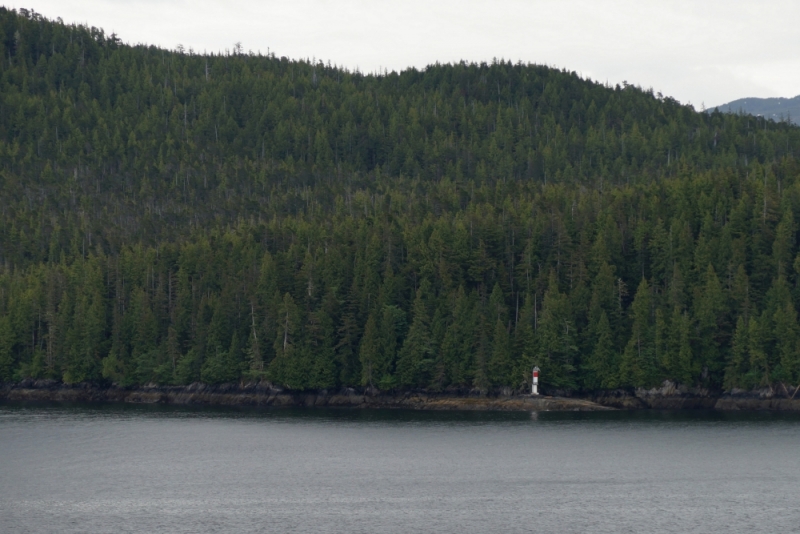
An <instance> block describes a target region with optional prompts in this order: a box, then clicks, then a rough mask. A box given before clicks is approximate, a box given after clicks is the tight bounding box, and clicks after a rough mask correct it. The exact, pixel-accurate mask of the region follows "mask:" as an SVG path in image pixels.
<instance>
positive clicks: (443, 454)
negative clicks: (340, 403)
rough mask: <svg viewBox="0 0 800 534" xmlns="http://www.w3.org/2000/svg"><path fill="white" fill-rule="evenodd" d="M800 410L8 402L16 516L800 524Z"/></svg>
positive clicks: (743, 526) (248, 526) (222, 528)
mask: <svg viewBox="0 0 800 534" xmlns="http://www.w3.org/2000/svg"><path fill="white" fill-rule="evenodd" d="M798 531H800V417H798V416H796V415H795V416H790V415H779V414H770V413H751V414H720V413H713V412H672V413H664V412H614V413H552V412H551V413H540V414H530V413H487V412H483V413H470V412H413V411H392V410H357V409H338V410H337V409H318V408H314V409H260V410H258V409H241V410H236V409H224V410H223V409H210V408H204V409H192V408H175V407H164V406H126V405H72V406H65V405H48V404H0V532H3V533H17V532H31V533H34V532H35V533H40V532H59V533H64V532H114V533H116V532H148V533H150V532H192V533H194V532H364V533H375V532H454V533H464V532H637V533H638V532H680V533H684V532H726V533H730V532H798Z"/></svg>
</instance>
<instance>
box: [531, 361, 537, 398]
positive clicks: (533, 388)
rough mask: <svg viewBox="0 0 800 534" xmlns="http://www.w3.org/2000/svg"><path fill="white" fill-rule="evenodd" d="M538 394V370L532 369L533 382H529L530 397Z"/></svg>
mask: <svg viewBox="0 0 800 534" xmlns="http://www.w3.org/2000/svg"><path fill="white" fill-rule="evenodd" d="M538 394H539V368H538V367H534V368H533V380H532V381H531V395H538Z"/></svg>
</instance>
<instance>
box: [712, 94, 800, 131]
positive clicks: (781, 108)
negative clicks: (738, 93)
mask: <svg viewBox="0 0 800 534" xmlns="http://www.w3.org/2000/svg"><path fill="white" fill-rule="evenodd" d="M718 109H719V110H720V111H723V112H731V113H738V112H739V111H740V110H741V111H743V112H745V113H749V114H751V115H761V116H762V117H767V118H770V119H773V120H775V121H781V120H785V119H786V118H787V117H788V118H791V121H792V122H793V123H795V124H800V95H797V96H796V97H794V98H740V99H739V100H734V101H733V102H728V103H727V104H723V105H721V106H718Z"/></svg>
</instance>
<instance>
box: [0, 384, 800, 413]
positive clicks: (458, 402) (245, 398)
mask: <svg viewBox="0 0 800 534" xmlns="http://www.w3.org/2000/svg"><path fill="white" fill-rule="evenodd" d="M797 389H800V388H783V391H776V390H774V389H769V388H768V389H764V390H757V391H748V392H743V391H734V392H730V393H724V394H723V393H714V392H710V391H708V390H704V389H689V388H683V387H678V386H675V385H674V384H672V383H669V382H665V384H664V385H663V386H662V387H661V388H654V389H650V390H646V389H636V390H634V391H628V390H614V391H601V392H594V393H591V394H586V395H574V394H571V393H569V392H561V393H562V395H556V394H554V395H541V396H537V397H533V396H530V395H515V394H511V393H510V392H508V391H505V392H499V393H498V394H494V395H491V394H490V395H477V394H469V392H450V393H439V392H437V393H431V392H426V391H409V392H402V393H386V392H379V391H376V390H369V389H367V390H364V391H357V390H354V389H352V388H347V389H343V390H341V391H336V392H329V391H325V390H323V391H316V392H296V391H287V390H283V389H281V388H276V387H274V386H273V385H271V384H269V383H263V382H262V383H248V384H223V385H218V386H210V385H206V384H200V383H196V384H191V385H189V386H156V385H151V386H143V387H136V388H123V387H116V386H105V387H104V386H100V385H96V384H87V383H81V384H72V385H68V384H63V383H60V382H56V381H54V380H24V381H22V382H19V383H13V384H2V385H0V401H13V402H26V401H31V402H122V403H132V404H173V405H194V406H278V407H280V406H284V407H286V406H303V407H314V406H328V407H351V408H406V409H415V410H494V411H528V412H540V411H607V410H642V409H654V410H687V409H707V410H721V411H737V410H740V411H757V410H769V411H797V412H800V397H796V396H795V395H794V393H795V392H796V390H797ZM553 393H559V392H553Z"/></svg>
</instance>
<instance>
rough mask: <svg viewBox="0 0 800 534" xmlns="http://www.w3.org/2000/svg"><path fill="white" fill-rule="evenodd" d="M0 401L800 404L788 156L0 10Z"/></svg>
mask: <svg viewBox="0 0 800 534" xmlns="http://www.w3.org/2000/svg"><path fill="white" fill-rule="evenodd" d="M0 65H2V66H1V67H0V381H2V380H6V381H10V380H20V379H23V378H26V377H34V378H54V379H58V380H63V381H64V382H67V383H75V382H83V381H92V382H97V383H112V382H114V383H117V384H120V385H137V384H146V383H157V384H188V383H192V382H195V381H202V382H206V383H222V382H235V381H239V380H261V379H263V380H269V381H271V382H273V383H274V384H276V385H280V386H284V387H289V388H292V389H298V390H302V389H326V388H328V389H329V388H338V387H344V386H372V387H376V388H379V389H383V390H386V389H407V388H427V389H429V390H452V389H458V390H467V389H477V390H480V391H483V392H487V391H491V390H496V389H497V388H501V387H511V388H525V387H527V384H529V380H530V379H529V374H530V368H531V367H532V366H533V365H534V364H536V365H539V366H540V367H541V368H542V381H543V385H544V387H545V390H547V388H550V390H553V389H555V388H559V389H573V390H574V389H600V388H603V389H608V388H617V387H632V386H652V385H656V384H659V383H661V382H662V381H664V380H666V379H671V380H674V381H677V382H680V383H682V384H685V385H689V386H704V387H711V388H725V389H731V388H751V387H756V386H759V385H770V384H777V383H779V382H785V383H791V384H797V383H798V381H799V380H800V326H799V325H798V318H797V306H798V304H800V286H799V285H798V282H800V256H798V255H797V253H798V248H797V230H798V226H797V221H795V216H794V213H795V210H796V209H797V208H798V207H800V166H798V163H797V158H798V156H800V129H798V128H797V127H795V126H792V125H789V124H786V123H776V122H772V121H764V120H763V119H758V118H755V117H752V116H749V115H732V114H722V113H718V112H717V113H710V114H707V113H699V112H695V111H694V110H693V109H692V108H691V107H688V106H683V105H681V104H680V103H678V102H677V101H675V100H674V99H670V98H667V97H663V96H662V95H660V94H653V92H652V91H649V90H643V89H641V88H639V87H636V86H633V85H627V84H625V85H624V86H614V87H608V86H604V85H602V84H598V83H595V82H593V81H590V80H585V79H582V78H580V77H579V76H577V75H576V74H575V73H572V72H567V71H564V70H556V69H551V68H548V67H543V66H537V65H524V64H519V63H517V64H513V63H509V62H503V61H497V62H493V63H491V64H472V63H460V64H455V65H434V66H430V67H429V68H427V69H425V70H423V71H420V70H415V69H409V70H406V71H403V72H401V73H394V72H392V73H384V74H382V75H364V74H361V73H358V72H352V71H347V70H344V69H341V68H337V67H335V66H332V65H330V64H323V63H321V62H313V61H308V60H306V61H295V60H290V59H287V58H283V57H275V56H274V55H269V56H262V55H253V54H252V53H249V52H246V51H244V50H241V49H240V47H238V46H237V47H234V49H233V51H231V52H230V53H224V54H221V55H197V54H195V53H193V52H191V51H190V50H189V51H187V50H182V49H181V50H175V51H170V50H163V49H158V48H154V47H146V46H129V45H126V44H123V43H121V42H120V41H119V39H117V38H116V36H114V35H111V36H108V35H105V34H104V33H103V31H102V30H98V29H96V28H86V27H82V26H71V25H64V24H62V23H60V22H57V21H49V20H46V19H44V18H42V17H41V16H40V15H37V14H35V13H33V12H29V11H24V10H20V12H15V11H12V10H7V9H3V8H0Z"/></svg>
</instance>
